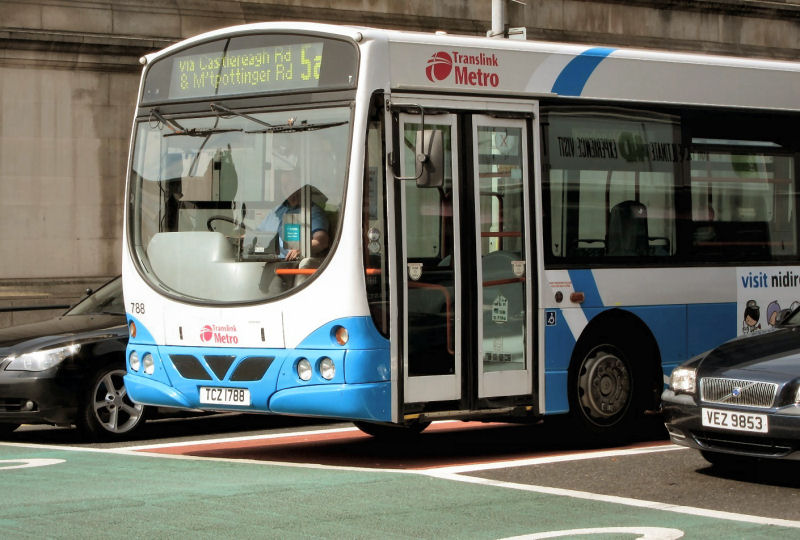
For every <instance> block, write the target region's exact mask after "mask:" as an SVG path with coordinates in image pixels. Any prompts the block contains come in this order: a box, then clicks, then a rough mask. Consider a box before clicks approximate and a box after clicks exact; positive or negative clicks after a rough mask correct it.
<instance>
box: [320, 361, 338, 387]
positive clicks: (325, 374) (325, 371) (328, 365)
mask: <svg viewBox="0 0 800 540" xmlns="http://www.w3.org/2000/svg"><path fill="white" fill-rule="evenodd" d="M319 374H320V375H322V378H323V379H325V380H326V381H329V380H331V379H333V376H334V375H336V366H335V365H334V364H333V360H331V359H330V358H328V357H327V356H326V357H325V358H323V359H322V360H320V361H319Z"/></svg>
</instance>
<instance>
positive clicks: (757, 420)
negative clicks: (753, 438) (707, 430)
mask: <svg viewBox="0 0 800 540" xmlns="http://www.w3.org/2000/svg"><path fill="white" fill-rule="evenodd" d="M702 415H703V425H704V426H706V427H713V428H719V429H728V430H732V431H750V432H753V433H767V432H768V431H769V422H768V420H767V415H766V414H752V413H741V412H735V411H722V410H719V409H703V410H702Z"/></svg>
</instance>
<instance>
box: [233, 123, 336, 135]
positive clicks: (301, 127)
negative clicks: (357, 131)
mask: <svg viewBox="0 0 800 540" xmlns="http://www.w3.org/2000/svg"><path fill="white" fill-rule="evenodd" d="M346 123H347V121H346V120H344V121H342V122H322V123H319V124H309V123H308V122H307V121H306V120H303V121H302V122H300V123H299V124H297V123H295V122H289V123H286V124H282V125H280V126H271V127H268V128H267V129H259V130H256V131H245V133H297V132H300V131H315V130H317V129H326V128H331V127H336V126H343V125H344V124H346Z"/></svg>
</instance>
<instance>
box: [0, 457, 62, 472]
mask: <svg viewBox="0 0 800 540" xmlns="http://www.w3.org/2000/svg"><path fill="white" fill-rule="evenodd" d="M65 461H66V460H64V459H41V458H40V459H34V458H28V459H0V471H7V470H9V469H27V468H30V467H47V466H48V465H58V464H59V463H64V462H65ZM12 463H15V464H16V465H11V464H12Z"/></svg>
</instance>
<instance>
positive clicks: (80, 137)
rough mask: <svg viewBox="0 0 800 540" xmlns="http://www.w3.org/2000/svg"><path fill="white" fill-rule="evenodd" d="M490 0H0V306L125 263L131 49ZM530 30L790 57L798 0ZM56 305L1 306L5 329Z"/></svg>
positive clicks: (76, 284)
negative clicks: (265, 26) (217, 33)
mask: <svg viewBox="0 0 800 540" xmlns="http://www.w3.org/2000/svg"><path fill="white" fill-rule="evenodd" d="M490 18H491V2H490V0H463V1H462V0H437V1H430V0H408V1H405V0H404V1H399V0H335V1H334V0H284V1H278V0H272V1H270V0H249V1H227V0H220V1H210V0H25V1H8V0H0V310H2V309H3V308H7V307H9V306H12V307H15V308H19V307H24V306H42V305H48V304H51V305H64V304H69V303H72V302H73V301H74V300H75V299H76V298H78V297H80V296H81V295H82V294H83V291H84V289H85V288H87V287H95V286H96V285H97V284H99V283H101V282H102V281H104V280H105V279H106V278H107V277H110V276H113V275H115V274H116V273H118V272H119V268H120V257H121V255H120V239H121V234H122V227H121V225H122V201H123V199H122V191H123V184H124V177H125V169H126V163H127V151H128V144H129V142H128V141H129V137H130V129H131V119H132V112H133V107H134V101H135V96H136V92H137V88H138V77H139V71H140V66H139V63H138V59H139V57H140V56H141V55H142V54H144V53H145V52H149V51H153V50H157V49H160V48H163V47H164V46H166V45H168V44H170V43H173V42H175V41H177V40H179V39H181V38H185V37H189V36H191V35H194V34H197V33H199V32H203V31H206V30H210V29H214V28H219V27H223V26H228V25H232V24H241V23H247V22H257V21H265V20H304V21H311V20H314V21H323V22H333V23H344V24H358V25H368V26H378V27H386V28H398V29H405V30H420V31H427V32H432V31H435V30H445V31H447V32H450V33H462V34H472V35H483V34H485V32H486V30H487V29H488V28H489V27H490V26H491V21H490ZM508 22H509V24H510V26H514V27H520V26H524V27H526V29H527V35H528V38H529V39H544V40H555V41H572V42H581V43H603V44H609V45H618V46H620V45H623V46H624V45H632V46H637V47H660V48H673V49H680V50H689V51H706V52H714V53H722V54H742V55H750V56H760V57H771V58H788V59H794V58H797V57H798V52H800V5H798V3H796V2H789V1H786V2H780V1H776V0H773V1H760V0H743V1H733V0H716V1H710V0H605V1H589V0H527V5H526V6H521V5H518V4H515V3H509V7H508ZM55 312H57V310H55V311H40V310H36V311H25V310H21V311H14V312H8V311H0V327H4V326H9V325H11V324H16V323H19V322H25V321H28V320H34V319H40V318H43V317H46V316H50V315H51V314H52V313H55Z"/></svg>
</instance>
